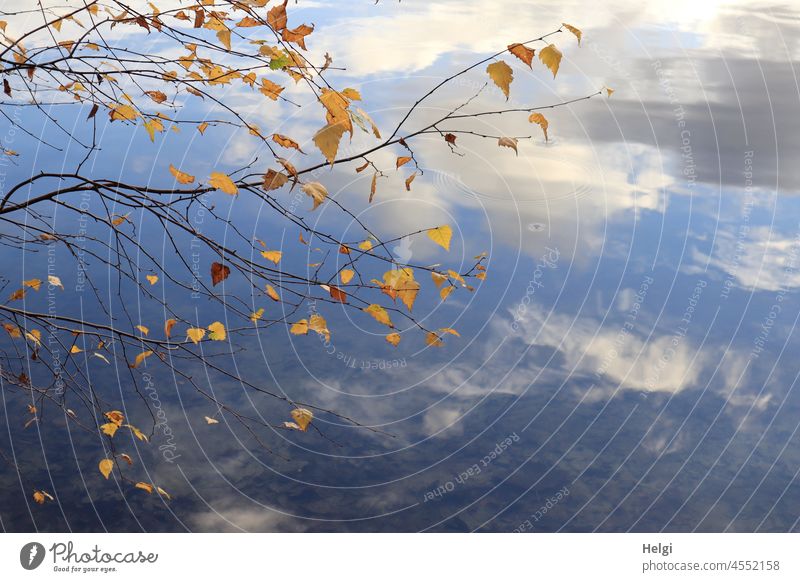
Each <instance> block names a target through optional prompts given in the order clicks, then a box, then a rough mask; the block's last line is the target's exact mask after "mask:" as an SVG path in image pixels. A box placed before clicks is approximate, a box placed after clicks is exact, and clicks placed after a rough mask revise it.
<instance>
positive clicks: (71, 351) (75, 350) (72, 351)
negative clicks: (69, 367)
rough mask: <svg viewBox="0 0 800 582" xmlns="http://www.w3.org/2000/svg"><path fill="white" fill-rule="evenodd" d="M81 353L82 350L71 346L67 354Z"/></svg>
mask: <svg viewBox="0 0 800 582" xmlns="http://www.w3.org/2000/svg"><path fill="white" fill-rule="evenodd" d="M82 351H83V350H82V349H80V348H79V347H78V346H72V347H71V348H70V349H69V353H70V354H80V353H81V352H82Z"/></svg>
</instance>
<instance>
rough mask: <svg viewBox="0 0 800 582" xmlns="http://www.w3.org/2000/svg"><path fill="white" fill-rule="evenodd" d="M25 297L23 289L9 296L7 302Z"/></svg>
mask: <svg viewBox="0 0 800 582" xmlns="http://www.w3.org/2000/svg"><path fill="white" fill-rule="evenodd" d="M23 297H25V289H17V290H16V291H14V292H13V293H12V294H11V295H9V296H8V300H9V301H19V300H20V299H22V298H23Z"/></svg>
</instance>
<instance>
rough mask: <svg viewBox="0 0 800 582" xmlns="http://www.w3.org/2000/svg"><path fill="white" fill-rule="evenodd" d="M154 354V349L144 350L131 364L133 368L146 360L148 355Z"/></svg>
mask: <svg viewBox="0 0 800 582" xmlns="http://www.w3.org/2000/svg"><path fill="white" fill-rule="evenodd" d="M152 354H153V350H146V351H144V352H142V353H141V354H139V355H138V356H136V359H135V360H134V361H133V364H131V368H137V367H139V365H140V364H141V363H142V362H144V360H145V358H147V357H148V356H150V355H152Z"/></svg>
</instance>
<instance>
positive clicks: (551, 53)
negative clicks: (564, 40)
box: [539, 44, 561, 79]
mask: <svg viewBox="0 0 800 582" xmlns="http://www.w3.org/2000/svg"><path fill="white" fill-rule="evenodd" d="M539 60H540V61H542V64H544V66H545V67H547V68H548V69H550V70H551V71H552V72H553V78H554V79H555V78H556V73H558V67H559V65H560V64H561V51H560V50H558V49H557V48H556V45H554V44H550V45H547V46H546V47H545V48H543V49H542V50H540V51H539Z"/></svg>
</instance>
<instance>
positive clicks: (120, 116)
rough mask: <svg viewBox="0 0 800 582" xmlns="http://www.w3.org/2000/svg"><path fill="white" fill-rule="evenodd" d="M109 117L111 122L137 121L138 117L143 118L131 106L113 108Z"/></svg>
mask: <svg viewBox="0 0 800 582" xmlns="http://www.w3.org/2000/svg"><path fill="white" fill-rule="evenodd" d="M108 115H109V117H110V118H111V121H117V120H123V121H136V118H137V117H141V116H140V115H139V112H138V111H136V110H135V109H134V108H133V107H131V106H130V105H117V106H116V107H112V108H111V110H110V111H109V112H108Z"/></svg>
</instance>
